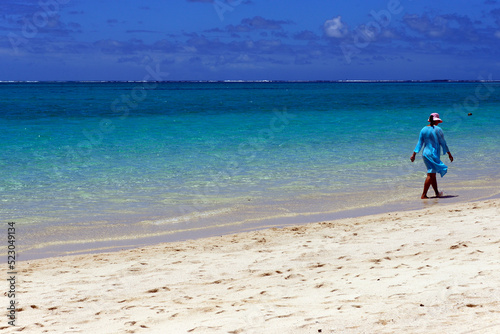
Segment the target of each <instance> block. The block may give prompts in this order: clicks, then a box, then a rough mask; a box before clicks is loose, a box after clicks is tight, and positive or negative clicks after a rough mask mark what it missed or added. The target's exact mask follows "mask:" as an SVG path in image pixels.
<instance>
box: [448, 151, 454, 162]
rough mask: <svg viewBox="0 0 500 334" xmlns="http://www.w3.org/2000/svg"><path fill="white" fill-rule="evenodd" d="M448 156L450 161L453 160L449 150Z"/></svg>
mask: <svg viewBox="0 0 500 334" xmlns="http://www.w3.org/2000/svg"><path fill="white" fill-rule="evenodd" d="M448 158H450V161H451V162H453V156H452V155H451V153H450V152H448Z"/></svg>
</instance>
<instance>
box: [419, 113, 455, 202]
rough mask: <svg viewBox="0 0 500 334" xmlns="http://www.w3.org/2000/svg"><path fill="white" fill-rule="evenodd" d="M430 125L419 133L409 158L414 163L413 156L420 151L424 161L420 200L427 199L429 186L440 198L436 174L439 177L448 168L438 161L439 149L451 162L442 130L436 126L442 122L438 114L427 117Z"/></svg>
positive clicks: (451, 157) (451, 158)
mask: <svg viewBox="0 0 500 334" xmlns="http://www.w3.org/2000/svg"><path fill="white" fill-rule="evenodd" d="M429 122H430V124H429V125H428V126H426V127H424V128H423V129H422V130H421V131H420V136H419V138H418V143H417V146H416V147H415V150H414V151H413V155H412V156H411V157H410V160H411V162H413V161H415V155H416V154H417V153H418V152H420V150H421V149H422V148H423V149H424V150H423V151H422V158H423V159H424V163H425V166H426V167H427V178H426V179H425V182H424V191H423V192H422V197H421V198H422V199H425V198H429V197H427V191H428V190H429V188H430V186H432V188H433V189H434V192H435V193H436V197H441V196H442V195H443V193H442V192H439V190H438V185H437V179H436V173H439V174H441V177H443V176H444V174H446V172H447V171H448V166H446V165H445V164H444V163H443V162H442V161H441V159H440V152H441V147H442V148H443V154H445V153H448V157H449V158H450V161H451V162H453V156H452V155H451V153H450V150H449V149H448V145H446V141H445V140H444V134H443V130H441V128H440V127H439V126H437V125H436V124H439V123H442V122H443V121H442V120H441V119H440V118H439V114H438V113H432V114H431V115H430V117H429Z"/></svg>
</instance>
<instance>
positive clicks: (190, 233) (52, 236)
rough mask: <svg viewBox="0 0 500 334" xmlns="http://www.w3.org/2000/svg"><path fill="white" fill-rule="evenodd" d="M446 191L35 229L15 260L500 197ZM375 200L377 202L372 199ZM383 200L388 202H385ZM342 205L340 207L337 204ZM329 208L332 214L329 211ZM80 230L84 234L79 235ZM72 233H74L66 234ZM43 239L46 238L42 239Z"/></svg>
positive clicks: (335, 197) (356, 195) (483, 191)
mask: <svg viewBox="0 0 500 334" xmlns="http://www.w3.org/2000/svg"><path fill="white" fill-rule="evenodd" d="M445 189H447V191H445V195H447V196H445V197H444V198H439V199H438V198H432V197H431V198H429V199H427V200H421V199H416V198H413V197H415V196H413V197H411V198H410V196H407V195H404V194H402V193H401V191H400V192H399V193H398V194H396V195H393V197H390V194H389V193H376V192H374V191H370V192H353V193H352V194H346V195H340V194H330V195H326V196H325V195H320V196H319V197H318V196H316V197H310V198H309V197H304V198H297V199H294V200H291V201H288V202H276V203H260V204H257V206H250V207H248V208H247V211H242V212H239V213H238V212H236V213H235V212H233V211H232V210H231V209H229V210H227V209H225V208H219V209H216V210H213V211H216V212H217V211H221V212H224V211H227V212H228V213H227V214H223V215H215V216H213V217H210V216H208V218H201V219H200V218H196V217H194V218H193V219H192V220H193V222H190V221H187V220H186V223H185V224H184V225H182V224H172V225H171V226H166V225H161V224H160V225H157V226H156V227H158V228H159V229H157V230H147V228H148V226H147V225H142V226H141V223H138V224H131V227H130V226H127V224H123V223H122V222H120V221H117V222H98V224H96V232H95V233H94V234H95V235H92V234H86V233H88V232H89V231H91V230H90V229H89V228H92V225H93V224H89V223H86V224H75V225H69V226H68V228H67V229H61V228H57V227H56V228H54V227H55V226H54V227H52V226H50V225H49V226H47V227H43V228H42V229H40V230H39V231H37V230H36V229H35V230H34V231H30V233H29V234H30V235H31V236H35V235H36V236H37V238H38V239H42V240H43V242H39V241H38V242H37V241H36V240H35V239H31V240H27V239H26V238H25V237H24V235H22V234H21V235H20V236H19V238H20V241H24V242H25V244H24V245H20V246H21V248H19V256H20V260H21V261H29V260H34V259H42V258H50V257H59V256H71V255H79V254H80V255H83V254H98V253H103V252H116V251H120V250H124V249H133V248H139V247H145V246H152V245H156V244H161V243H171V242H179V241H189V240H197V239H202V238H208V237H213V236H220V235H227V234H235V233H240V232H246V231H257V230H263V229H268V228H273V227H278V228H281V227H286V226H291V225H304V224H311V223H315V222H319V221H332V220H338V219H344V218H361V217H363V216H367V215H374V214H383V213H389V212H393V211H414V210H420V209H424V208H428V207H432V206H435V205H448V204H453V203H467V202H471V201H478V200H487V199H494V198H500V193H498V191H495V190H494V189H496V188H495V187H489V188H477V185H475V188H474V189H473V190H471V189H467V188H464V187H463V186H459V187H457V186H454V185H453V184H448V185H447V186H446V188H445ZM418 191H419V189H417V188H415V189H412V190H411V192H412V194H413V192H415V193H417V192H418ZM454 194H459V195H454ZM377 196H379V197H380V198H381V199H376V200H373V199H372V198H373V197H377ZM386 196H387V198H388V199H387V200H386V199H384V198H385V197H386ZM342 201H344V203H341V202H342ZM283 203H285V204H283ZM329 205H333V207H332V208H330V210H328V209H329V208H328V206H329ZM339 205H343V206H339ZM333 208H334V210H331V209H333ZM289 209H291V210H292V211H290V210H289ZM209 210H211V209H209ZM306 210H309V211H306ZM273 212H274V213H273ZM204 214H205V213H204V212H203V211H200V216H204ZM174 219H177V218H168V219H160V221H163V220H174ZM206 219H208V220H206ZM153 221H154V220H153ZM103 223H104V224H103ZM154 225H155V223H154V222H153V223H152V224H150V225H149V228H151V226H153V227H155V226H154ZM79 226H81V228H83V230H81V231H80V230H78V228H79ZM18 227H19V229H18V230H19V231H21V232H23V230H22V226H21V225H18ZM164 227H166V228H164ZM73 228H76V229H75V230H74V231H71V229H73ZM170 228H171V229H172V230H170ZM44 229H47V230H44ZM97 229H100V230H99V231H100V232H97ZM121 229H123V230H125V233H124V234H123V235H119V234H117V235H113V234H111V233H110V231H112V230H113V231H120V230H121ZM79 231H80V232H79ZM96 233H102V234H101V237H100V238H101V239H96V235H97V234H96ZM108 233H110V234H108ZM44 236H45V237H47V239H44ZM26 241H27V243H26ZM22 247H24V249H23V248H22ZM0 262H3V263H4V262H5V260H4V259H3V260H2V261H0Z"/></svg>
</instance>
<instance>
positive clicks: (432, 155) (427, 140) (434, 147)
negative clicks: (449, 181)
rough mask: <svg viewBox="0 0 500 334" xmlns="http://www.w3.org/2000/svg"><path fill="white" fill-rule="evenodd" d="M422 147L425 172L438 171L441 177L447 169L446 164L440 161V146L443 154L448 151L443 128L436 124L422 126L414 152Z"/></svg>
mask: <svg viewBox="0 0 500 334" xmlns="http://www.w3.org/2000/svg"><path fill="white" fill-rule="evenodd" d="M422 147H423V148H424V150H423V151H422V158H423V159H424V163H425V166H426V167H427V173H439V174H441V177H443V176H444V174H446V172H447V171H448V166H446V165H445V164H444V163H443V162H442V161H441V158H440V151H441V147H442V148H443V154H445V153H447V152H449V149H448V145H446V141H445V140H444V134H443V130H442V129H441V128H440V127H439V126H436V125H434V126H426V127H424V128H423V129H422V130H421V131H420V136H419V138H418V143H417V146H416V147H415V152H416V153H418V152H420V150H421V149H422Z"/></svg>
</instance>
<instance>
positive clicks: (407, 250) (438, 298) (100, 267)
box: [0, 199, 500, 334]
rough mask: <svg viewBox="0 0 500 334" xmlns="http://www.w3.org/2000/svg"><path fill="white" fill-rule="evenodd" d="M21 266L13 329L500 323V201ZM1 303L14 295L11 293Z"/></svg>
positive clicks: (401, 328) (442, 327)
mask: <svg viewBox="0 0 500 334" xmlns="http://www.w3.org/2000/svg"><path fill="white" fill-rule="evenodd" d="M441 201H442V200H441V199H440V200H439V202H438V200H437V199H434V200H429V201H428V203H429V207H428V208H427V209H424V210H419V211H408V212H393V213H385V214H380V215H375V216H366V217H360V218H352V219H342V220H337V221H331V222H320V223H315V224H309V225H301V226H294V227H286V228H283V229H268V230H260V231H254V232H247V233H241V234H237V235H226V236H221V237H212V238H206V239H199V240H191V241H185V242H176V243H168V244H160V245H155V246H151V247H146V248H141V249H133V250H123V251H120V252H114V253H105V254H87V255H78V256H68V257H59V258H49V259H40V260H33V261H26V262H21V263H19V264H18V282H17V291H18V293H17V295H16V300H17V302H18V303H19V304H18V310H17V313H16V316H17V319H16V325H17V326H16V327H11V326H8V324H7V320H6V319H5V317H4V320H2V322H1V323H0V328H1V331H2V332H3V333H17V332H18V331H22V332H25V333H93V334H97V333H500V274H499V273H500V218H499V217H500V200H487V201H482V202H474V203H462V204H452V205H447V204H443V203H442V202H444V201H442V202H441ZM2 301H3V302H2V303H3V304H2V305H8V303H9V300H8V299H7V296H5V295H4V296H3V297H2Z"/></svg>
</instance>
